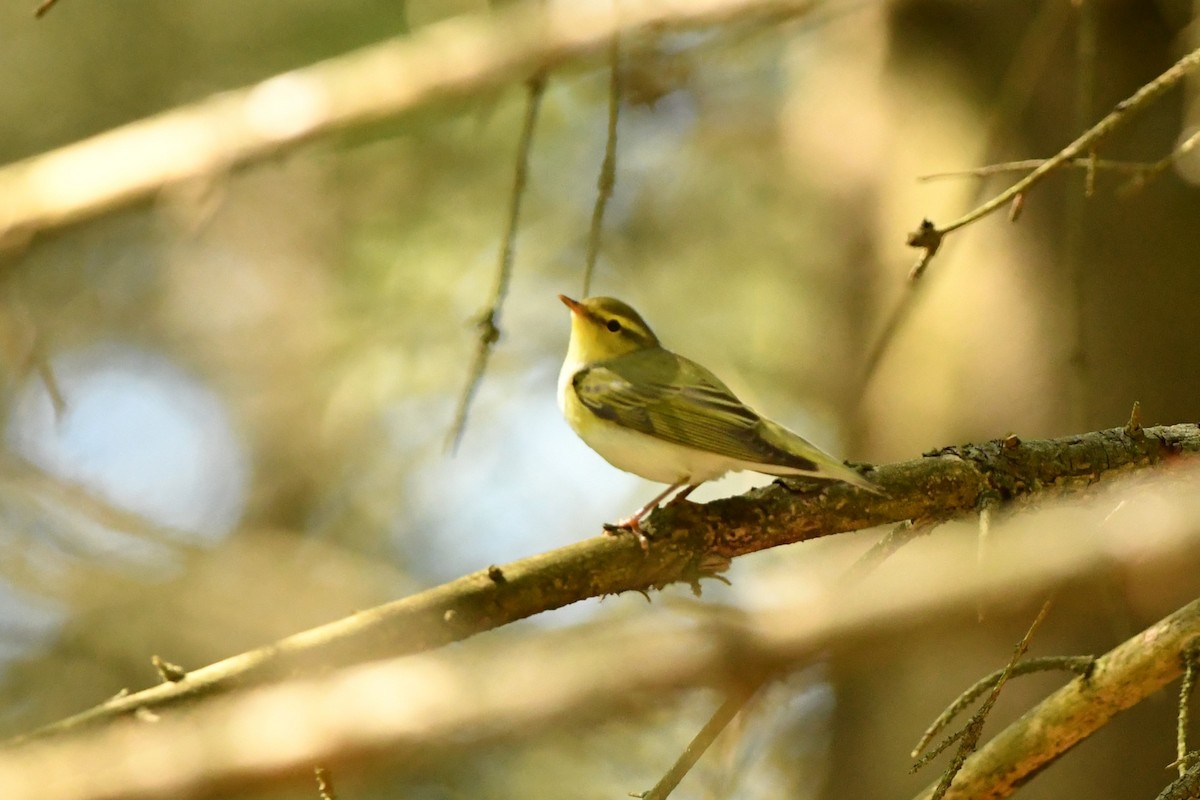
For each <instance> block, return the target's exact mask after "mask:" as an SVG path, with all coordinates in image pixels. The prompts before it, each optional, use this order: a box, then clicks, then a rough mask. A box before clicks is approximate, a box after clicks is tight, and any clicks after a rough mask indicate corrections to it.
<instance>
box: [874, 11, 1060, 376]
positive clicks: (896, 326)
mask: <svg viewBox="0 0 1200 800" xmlns="http://www.w3.org/2000/svg"><path fill="white" fill-rule="evenodd" d="M1069 18H1070V10H1069V8H1068V7H1067V4H1065V3H1042V4H1041V8H1040V10H1039V11H1038V13H1037V16H1036V18H1035V19H1034V20H1033V22H1032V23H1031V24H1030V25H1029V27H1028V29H1027V30H1026V33H1025V35H1024V36H1023V37H1022V38H1021V44H1020V46H1019V47H1018V48H1017V50H1016V52H1015V53H1014V54H1013V57H1012V59H1011V61H1010V62H1009V67H1008V71H1007V72H1006V73H1005V75H1004V80H1003V81H1002V82H1001V86H1000V90H999V91H998V92H997V97H998V100H997V102H996V105H995V108H994V110H993V111H992V113H991V114H989V115H988V124H987V126H986V134H985V135H984V145H983V147H982V152H983V153H985V154H987V153H992V152H994V151H995V150H996V142H997V141H998V140H999V139H1000V136H1001V132H1002V131H1003V130H1004V125H1005V123H1007V121H1008V120H1010V119H1012V118H1014V117H1016V116H1018V115H1019V114H1020V113H1021V112H1022V111H1023V110H1024V109H1025V108H1026V106H1028V104H1029V101H1030V98H1031V97H1032V96H1033V90H1034V87H1036V86H1038V85H1040V84H1041V80H1040V77H1041V75H1042V74H1043V73H1044V72H1045V70H1046V69H1047V64H1048V63H1049V62H1050V59H1051V57H1052V56H1053V55H1054V54H1055V52H1056V44H1057V42H1058V40H1059V38H1060V37H1061V35H1062V31H1063V30H1064V29H1065V28H1066V24H1067V21H1068V20H1069ZM984 188H985V187H984V185H983V184H980V186H979V187H978V189H977V191H976V195H977V196H976V198H975V199H974V201H973V202H981V201H982V200H983V197H984V194H983V192H984ZM924 224H925V223H922V226H924ZM928 226H929V228H930V229H933V228H934V227H935V226H934V224H933V223H932V222H929V223H928ZM940 246H941V241H940V239H939V240H937V241H931V242H930V246H929V247H922V248H921V254H920V256H919V258H918V259H917V262H916V263H915V264H914V265H913V267H912V269H911V270H910V271H909V275H908V278H909V281H908V284H907V286H906V289H905V291H904V292H903V294H902V295H901V296H900V297H899V299H898V300H897V302H896V306H895V307H894V308H893V309H892V312H891V313H890V314H889V316H888V319H887V321H886V323H885V324H884V326H883V328H882V330H881V331H880V333H879V335H878V337H877V338H876V339H875V343H874V345H873V346H872V347H871V350H870V353H869V355H868V357H867V359H866V362H865V364H864V369H863V373H862V380H861V387H860V390H859V392H858V396H859V397H866V396H867V392H866V387H867V386H868V385H870V383H871V380H872V379H873V378H874V376H875V374H876V372H877V370H878V368H879V365H880V364H881V363H882V361H883V357H884V355H885V354H886V353H887V352H888V349H889V348H890V347H891V345H892V343H893V342H894V341H895V340H896V338H897V335H898V333H899V331H900V330H901V329H902V328H903V327H904V325H905V323H906V322H907V321H908V319H910V318H911V316H912V312H913V310H914V309H915V308H916V306H917V304H918V302H919V300H920V298H921V297H922V294H921V292H920V290H919V286H920V283H919V282H918V279H919V278H920V277H921V275H922V274H923V273H924V271H925V268H926V267H927V266H928V264H929V260H930V259H931V258H933V256H934V255H935V254H936V253H937V251H938V249H939V247H940Z"/></svg>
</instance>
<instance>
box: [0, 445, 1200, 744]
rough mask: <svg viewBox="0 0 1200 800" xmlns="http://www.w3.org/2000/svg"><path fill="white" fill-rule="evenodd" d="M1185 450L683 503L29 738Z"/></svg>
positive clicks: (947, 465) (1063, 448) (1096, 455)
mask: <svg viewBox="0 0 1200 800" xmlns="http://www.w3.org/2000/svg"><path fill="white" fill-rule="evenodd" d="M1185 454H1186V455H1191V456H1195V455H1198V454H1200V426H1198V425H1196V424H1192V423H1188V424H1181V425H1173V426H1168V427H1156V428H1144V429H1141V428H1139V429H1138V430H1137V431H1136V432H1134V433H1129V432H1127V431H1126V429H1125V428H1114V429H1112V430H1106V431H1096V432H1093V433H1087V434H1081V435H1078V436H1070V437H1065V438H1062V439H1046V440H1040V441H1029V442H1021V441H1019V440H1017V439H1016V437H1013V436H1010V437H1007V438H1006V439H1004V440H996V441H992V442H986V443H983V444H977V445H963V446H958V447H947V448H943V449H941V450H936V451H932V452H930V453H927V454H926V455H925V456H924V457H922V458H919V459H915V460H913V461H906V462H902V463H899V464H892V465H889V466H885V467H880V468H878V469H877V470H875V471H874V473H873V476H872V477H873V478H874V480H875V481H876V483H877V484H878V485H879V486H880V487H881V488H882V489H883V490H884V491H886V492H887V496H886V497H877V496H875V495H872V494H870V493H868V492H865V491H863V490H860V489H856V488H854V487H850V486H847V485H845V484H834V485H825V486H817V487H815V488H809V489H808V490H795V489H792V488H789V487H787V486H785V485H782V484H778V483H777V484H773V485H771V486H768V487H766V488H763V489H755V490H752V491H750V492H747V493H746V494H744V495H741V496H738V497H730V498H726V499H724V500H717V501H714V502H711V503H707V504H704V505H697V504H693V503H680V504H677V505H674V506H671V507H667V508H662V509H659V510H658V511H656V512H654V513H653V514H652V515H651V516H650V518H649V520H648V522H647V523H646V525H645V527H646V530H647V532H648V534H649V536H650V537H651V541H652V544H651V546H650V548H649V551H648V552H643V550H642V548H641V547H640V546H639V545H638V543H637V542H636V541H635V540H634V539H633V537H612V536H599V537H593V538H591V539H587V540H585V541H582V542H578V543H576V544H573V545H569V546H567V547H562V548H559V549H557V550H552V551H550V552H547V553H543V554H541V555H536V556H532V557H530V558H525V559H522V560H520V561H515V562H512V563H510V564H507V565H505V566H503V567H490V568H488V569H485V570H480V571H479V572H476V573H473V574H470V575H466V576H464V577H462V578H459V579H457V580H454V581H451V582H450V583H446V584H443V585H441V586H438V587H435V588H433V589H429V590H428V591H425V592H422V593H420V594H416V595H413V596H411V597H407V598H404V599H401V600H396V601H394V602H392V603H388V604H386V605H383V606H379V607H377V608H374V609H370V610H367V611H362V612H359V613H357V614H355V615H354V616H352V617H348V618H345V619H341V620H337V621H335V622H331V623H328V624H326V625H323V626H321V627H318V628H313V629H311V630H308V631H304V632H301V633H297V634H294V635H292V636H290V637H287V638H285V639H282V640H280V641H278V642H275V643H273V644H271V645H268V646H266V647H263V648H260V649H258V650H252V651H250V652H247V653H242V654H240V655H237V656H234V657H232V658H229V659H226V660H224V661H220V662H217V663H216V664H212V665H209V666H207V667H203V668H201V669H198V670H196V671H194V672H191V673H189V674H188V676H187V679H186V680H183V681H179V682H176V683H165V684H161V685H159V686H154V687H152V688H150V689H145V690H143V691H140V692H135V693H132V694H128V695H124V696H121V697H118V698H114V699H113V700H111V701H109V702H107V703H104V704H102V705H99V706H97V707H95V708H92V709H90V710H88V711H84V712H82V713H80V714H78V715H76V716H74V717H70V718H68V719H65V720H62V721H60V722H58V723H55V724H53V725H49V726H47V727H45V728H43V729H41V730H39V731H36V732H34V733H32V734H30V735H28V736H25V737H20V740H22V741H23V740H27V739H30V738H41V737H44V736H47V735H52V734H57V733H63V732H66V731H72V730H77V729H80V728H85V727H89V726H92V725H95V724H97V723H104V722H107V721H111V720H112V719H114V718H117V717H124V716H128V715H131V714H133V713H135V712H139V711H141V710H151V711H161V710H164V709H168V708H172V707H176V706H180V705H184V704H188V703H191V702H193V701H195V700H196V699H198V698H200V697H204V696H207V695H212V694H219V693H223V692H227V691H230V690H231V689H240V688H243V687H246V686H248V685H252V684H260V683H264V682H267V681H270V680H274V679H276V678H279V677H280V676H283V675H290V674H293V673H295V672H297V671H306V670H312V669H314V668H316V667H318V666H319V667H320V668H321V669H328V668H332V667H335V666H341V665H345V664H352V663H358V662H361V661H365V660H369V659H373V658H381V657H384V656H396V655H404V654H408V653H415V652H419V651H423V650H429V649H433V648H436V647H440V646H442V645H445V644H449V643H450V642H455V641H459V640H462V639H466V638H467V637H469V636H472V635H473V634H476V633H480V632H482V631H486V630H491V629H493V628H497V627H500V626H502V625H505V624H507V623H509V622H513V621H515V620H518V619H524V618H526V617H530V616H532V615H534V614H537V613H539V612H542V611H547V610H551V609H556V608H561V607H563V606H566V605H569V604H571V603H575V602H577V601H580V600H584V599H587V598H590V597H601V596H604V595H608V594H616V593H619V592H625V591H630V590H635V591H636V590H645V589H649V588H661V587H663V586H665V585H667V584H670V583H675V582H680V581H683V582H689V583H691V584H693V586H697V587H698V584H699V581H700V580H701V579H702V578H704V577H707V576H711V575H714V574H716V573H719V572H720V571H722V570H724V569H725V568H726V567H727V566H728V564H729V561H730V559H732V558H735V557H737V556H741V555H746V554H748V553H753V552H757V551H760V550H765V549H768V548H771V547H777V546H780V545H784V544H790V543H793V542H801V541H807V540H810V539H816V538H819V537H822V536H829V535H832V534H836V533H841V532H845V531H852V530H858V529H861V528H867V527H872V526H875V525H883V524H888V523H896V522H899V521H902V520H908V519H920V520H934V519H946V518H950V517H954V516H957V515H961V514H967V513H972V512H973V511H974V510H975V509H976V508H977V506H978V505H979V503H980V501H981V499H982V498H984V497H998V498H1001V499H1002V500H1004V501H1008V502H1012V503H1021V502H1029V501H1034V500H1043V499H1046V498H1048V497H1051V496H1055V495H1062V494H1068V493H1078V492H1081V491H1084V490H1086V489H1087V488H1089V487H1090V486H1092V485H1093V484H1095V483H1098V482H1101V481H1106V480H1110V479H1112V478H1114V477H1116V476H1119V475H1122V474H1128V473H1130V472H1132V471H1135V470H1138V469H1145V468H1148V467H1152V466H1155V465H1163V464H1166V463H1170V462H1172V461H1174V460H1176V459H1178V457H1180V456H1182V455H1185ZM16 741H17V740H14V742H13V743H15V742H16Z"/></svg>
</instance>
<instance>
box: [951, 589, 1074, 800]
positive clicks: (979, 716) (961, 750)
mask: <svg viewBox="0 0 1200 800" xmlns="http://www.w3.org/2000/svg"><path fill="white" fill-rule="evenodd" d="M1051 603H1052V601H1051V600H1047V601H1046V602H1045V603H1043V604H1042V610H1041V611H1039V612H1038V615H1037V616H1036V617H1034V620H1033V624H1032V625H1030V626H1029V630H1028V631H1027V632H1026V634H1025V637H1024V638H1023V639H1021V641H1020V643H1019V644H1017V646H1016V648H1015V649H1014V650H1013V654H1012V658H1010V659H1009V660H1008V665H1007V666H1006V667H1005V668H1004V669H1003V670H1002V671H1001V673H1000V678H999V679H998V680H997V681H996V685H995V686H993V687H992V691H991V693H990V694H989V695H988V697H987V699H986V700H984V701H983V705H981V706H980V707H979V710H978V711H976V712H975V713H974V714H973V715H972V716H971V720H970V721H969V722H968V723H967V725H966V726H965V727H964V729H963V735H962V737H961V739H960V741H959V743H958V750H957V751H955V753H954V758H952V759H951V760H950V766H948V767H947V768H946V771H945V772H943V773H942V779H941V780H940V781H938V785H937V788H936V789H934V790H933V798H932V800H941V798H942V797H944V796H945V794H946V792H947V791H948V790H949V789H950V784H951V783H952V782H953V781H954V776H955V775H957V774H958V772H959V770H961V769H962V767H963V764H964V763H966V760H967V756H969V755H970V754H971V753H973V752H974V751H975V748H976V746H978V744H979V739H980V737H981V736H982V735H983V722H984V720H985V719H987V715H988V714H989V713H991V710H992V706H994V705H995V704H996V700H997V699H998V698H999V697H1000V690H1001V689H1003V688H1004V684H1005V683H1007V682H1008V679H1009V678H1010V677H1011V676H1012V674H1013V670H1015V669H1016V667H1017V663H1018V662H1019V661H1020V660H1021V656H1023V655H1025V651H1027V650H1028V649H1029V643H1030V642H1031V641H1032V640H1033V634H1034V633H1035V632H1036V631H1037V629H1038V627H1039V626H1041V624H1042V620H1044V619H1045V618H1046V614H1048V613H1049V612H1050V605H1051Z"/></svg>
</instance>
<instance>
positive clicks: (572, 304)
mask: <svg viewBox="0 0 1200 800" xmlns="http://www.w3.org/2000/svg"><path fill="white" fill-rule="evenodd" d="M558 299H559V300H562V301H563V305H565V306H566V307H567V308H569V309H571V313H572V314H579V315H584V314H586V313H587V309H586V308H584V305H583V303H581V302H579V301H578V300H572V299H571V298H569V297H567V296H566V295H565V294H560V295H559V296H558Z"/></svg>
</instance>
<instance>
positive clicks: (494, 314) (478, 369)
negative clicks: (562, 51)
mask: <svg viewBox="0 0 1200 800" xmlns="http://www.w3.org/2000/svg"><path fill="white" fill-rule="evenodd" d="M528 87H529V96H528V98H527V99H526V101H525V121H524V123H523V124H522V126H521V138H520V139H519V140H518V142H517V165H516V169H514V170H513V185H512V191H511V192H510V194H509V200H508V226H507V227H506V228H505V231H504V238H503V240H502V241H501V243H500V261H499V264H498V265H497V267H496V285H495V288H493V289H492V303H491V305H490V306H488V308H487V310H486V311H484V312H483V313H482V314H480V315H479V318H478V320H477V321H476V328H477V330H478V331H479V345H478V347H477V348H476V350H475V360H474V362H473V363H472V364H471V372H470V374H469V376H468V377H467V385H466V386H465V387H463V392H462V396H461V397H460V398H459V401H458V410H457V411H455V412H454V424H453V425H451V426H450V433H449V434H448V435H447V437H446V447H447V449H449V450H450V451H451V452H454V451H456V450H458V445H459V442H461V441H462V435H463V431H464V430H465V429H466V425H467V413H468V411H470V408H471V400H472V399H474V397H475V392H476V391H477V390H478V389H479V384H480V382H481V381H482V380H483V373H484V372H486V371H487V365H488V361H489V360H490V359H491V357H492V347H493V345H495V344H496V342H497V341H499V340H500V326H499V322H500V307H501V306H502V305H503V304H504V298H505V296H506V295H507V294H508V284H509V281H510V280H511V279H512V267H513V253H514V251H515V245H516V239H517V229H518V228H519V227H520V224H521V201H522V199H523V198H524V197H525V184H526V182H527V180H528V178H529V153H530V151H531V150H532V149H533V133H534V131H535V130H536V129H537V118H538V110H539V109H540V108H541V105H542V96H543V95H545V93H546V73H544V72H539V73H538V74H537V75H535V76H534V77H533V78H531V79H530V80H529V84H528Z"/></svg>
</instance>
